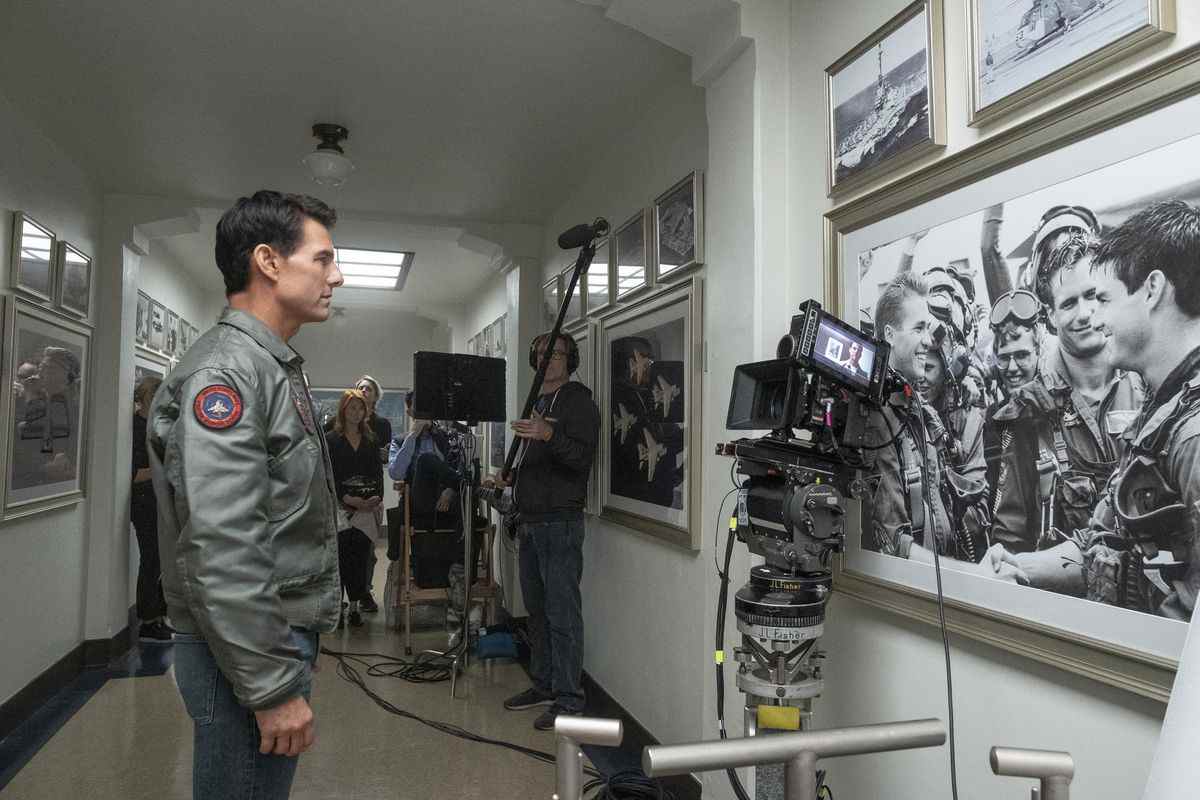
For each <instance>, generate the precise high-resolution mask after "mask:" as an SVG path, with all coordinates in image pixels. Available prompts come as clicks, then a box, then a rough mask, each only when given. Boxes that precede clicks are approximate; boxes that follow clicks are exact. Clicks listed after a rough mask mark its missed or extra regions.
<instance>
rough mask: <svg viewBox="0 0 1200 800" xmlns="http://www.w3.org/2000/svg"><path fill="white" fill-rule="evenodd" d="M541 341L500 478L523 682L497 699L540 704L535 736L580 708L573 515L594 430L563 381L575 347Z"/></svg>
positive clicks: (577, 513) (579, 505)
mask: <svg viewBox="0 0 1200 800" xmlns="http://www.w3.org/2000/svg"><path fill="white" fill-rule="evenodd" d="M549 338H550V337H549V334H542V335H540V336H538V337H536V338H535V339H534V340H533V342H532V343H531V344H530V346H529V363H530V365H531V366H533V367H534V368H535V369H536V368H537V367H538V366H539V365H540V364H541V363H542V362H543V361H545V360H546V359H549V363H548V364H547V366H546V375H545V382H544V383H543V384H542V389H541V396H540V397H539V399H538V401H537V404H536V405H535V406H534V411H533V414H532V416H531V417H530V418H529V419H523V420H517V421H516V422H513V423H512V429H513V432H514V433H515V434H516V436H517V437H518V438H520V439H521V440H523V446H522V448H521V451H520V453H519V455H518V458H517V462H516V465H515V466H514V468H513V473H512V475H511V476H509V477H510V481H511V483H512V487H513V489H512V496H513V502H514V504H515V507H516V511H517V514H518V518H517V519H518V527H517V536H518V539H519V547H520V570H521V593H522V595H523V596H524V599H525V606H526V608H527V609H528V610H529V635H530V646H531V650H532V653H531V659H530V665H529V667H530V668H529V674H530V676H531V677H532V679H533V686H532V687H531V688H529V689H527V690H525V691H523V692H521V693H520V694H517V695H514V696H513V697H510V698H509V699H507V700H505V701H504V707H505V708H507V709H509V710H510V711H517V710H521V709H526V708H534V707H537V706H548V708H547V709H546V710H545V711H544V712H543V713H542V714H541V715H540V716H539V717H538V718H537V719H536V720H535V721H534V723H533V726H534V727H535V728H537V729H538V730H542V731H548V730H553V729H554V719H555V717H557V716H558V715H559V714H581V713H582V712H583V705H584V696H583V686H582V671H583V598H582V595H581V593H580V591H579V581H580V578H581V577H582V576H583V536H584V527H583V509H584V506H585V505H586V503H587V486H588V477H589V476H590V475H591V471H592V460H593V459H594V458H595V455H596V444H597V440H598V439H599V431H600V412H599V410H598V409H597V408H596V403H595V401H593V400H592V392H591V390H590V389H588V388H587V387H586V386H584V385H583V384H582V383H578V382H576V381H572V380H571V373H573V372H574V371H575V370H576V369H577V368H578V366H579V346H578V344H576V342H575V340H574V338H572V337H571V336H570V335H568V334H565V333H564V334H561V335H560V336H559V337H558V339H556V340H555V341H554V343H553V344H554V346H553V347H551V346H550V342H549ZM491 483H492V484H493V485H503V484H504V483H505V481H504V480H503V479H502V478H493V479H492V480H491Z"/></svg>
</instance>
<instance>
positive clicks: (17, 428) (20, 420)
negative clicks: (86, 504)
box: [0, 296, 91, 520]
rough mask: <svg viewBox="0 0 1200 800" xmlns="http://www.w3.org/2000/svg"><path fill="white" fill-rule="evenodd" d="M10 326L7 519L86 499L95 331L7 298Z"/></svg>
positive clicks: (0, 402) (5, 369) (2, 402)
mask: <svg viewBox="0 0 1200 800" xmlns="http://www.w3.org/2000/svg"><path fill="white" fill-rule="evenodd" d="M3 322H4V335H3V336H0V340H3V342H4V359H3V364H2V365H0V375H2V377H0V380H3V382H4V383H5V385H7V386H11V387H13V390H12V391H5V392H0V420H2V423H0V424H3V426H4V430H5V436H4V437H3V438H4V439H5V440H7V441H6V444H5V445H4V450H5V452H4V455H5V456H6V458H5V459H4V461H5V463H6V465H7V466H6V468H5V470H4V482H3V486H2V487H0V492H2V494H3V518H4V519H6V520H8V519H14V518H17V517H25V516H29V515H31V514H37V513H40V512H43V511H48V510H50V509H53V508H61V507H63V506H68V505H73V504H75V503H77V502H79V500H80V499H81V498H82V497H83V494H84V483H85V480H84V479H85V472H86V469H87V460H86V452H85V451H86V442H87V435H86V432H85V430H84V423H85V422H86V420H87V400H88V395H89V393H90V389H91V387H90V380H91V375H90V372H89V363H90V356H91V331H90V330H89V329H88V328H87V326H85V325H83V324H82V323H80V322H77V321H72V320H69V319H66V318H65V317H63V316H62V315H60V314H56V313H54V312H52V311H49V310H47V309H44V308H41V307H39V306H37V305H34V304H33V303H30V302H28V301H26V300H25V299H23V298H19V297H16V296H9V297H8V298H5V302H4V319H3Z"/></svg>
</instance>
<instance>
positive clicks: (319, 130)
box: [300, 122, 354, 188]
mask: <svg viewBox="0 0 1200 800" xmlns="http://www.w3.org/2000/svg"><path fill="white" fill-rule="evenodd" d="M312 132H313V136H315V137H317V138H318V139H320V140H321V142H320V144H318V145H317V149H316V150H313V151H312V152H311V153H309V154H308V155H306V156H305V157H304V158H302V159H300V163H301V164H303V165H304V166H306V167H308V171H309V172H310V173H311V174H312V179H313V180H314V181H316V182H317V183H319V184H321V185H322V186H330V187H333V188H337V187H338V186H341V185H342V184H343V183H345V182H346V178H349V177H350V173H351V172H353V171H354V162H353V161H351V160H350V159H348V158H346V154H345V152H344V151H343V150H342V145H341V141H342V140H343V139H348V138H349V137H350V131H348V130H346V129H345V128H344V127H342V126H341V125H334V124H332V123H328V122H318V123H317V124H316V125H313V127H312Z"/></svg>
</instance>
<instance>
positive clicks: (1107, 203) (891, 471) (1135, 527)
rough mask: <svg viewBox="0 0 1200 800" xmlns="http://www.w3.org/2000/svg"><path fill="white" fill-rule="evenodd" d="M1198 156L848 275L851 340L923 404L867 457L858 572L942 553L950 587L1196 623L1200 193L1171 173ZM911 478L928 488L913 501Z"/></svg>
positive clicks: (977, 225)
mask: <svg viewBox="0 0 1200 800" xmlns="http://www.w3.org/2000/svg"><path fill="white" fill-rule="evenodd" d="M1197 147H1200V135H1194V136H1191V137H1189V138H1185V139H1182V140H1180V141H1177V142H1175V143H1172V144H1168V145H1165V146H1161V147H1158V148H1157V149H1154V150H1150V151H1148V152H1145V153H1143V154H1141V155H1137V156H1134V157H1131V158H1127V159H1126V160H1124V161H1119V162H1117V163H1113V164H1110V165H1108V166H1104V167H1101V168H1099V169H1095V170H1093V171H1091V172H1087V173H1085V174H1083V175H1080V176H1078V177H1075V178H1071V179H1069V180H1065V181H1062V182H1059V183H1056V184H1053V185H1050V186H1047V187H1045V188H1042V189H1039V190H1037V191H1034V192H1032V193H1029V194H1025V195H1023V196H1018V197H1014V198H1012V199H1009V200H1006V201H1004V202H1002V203H996V204H994V205H991V206H989V207H987V208H984V209H982V210H979V211H976V212H974V213H971V214H968V215H966V216H962V217H959V218H956V219H952V220H949V221H946V222H943V223H941V224H938V225H935V226H933V227H932V228H929V229H926V230H920V231H916V232H914V233H912V234H911V235H909V236H907V237H905V238H902V239H898V240H895V241H892V242H890V243H888V244H883V245H880V246H878V247H875V248H873V249H871V250H870V251H867V252H863V253H861V254H859V256H858V258H857V264H858V267H859V276H858V294H857V306H858V309H857V310H858V315H859V320H858V321H860V322H862V323H868V322H869V323H870V324H871V325H872V326H873V327H874V335H876V336H878V337H880V338H883V339H885V340H887V341H889V342H890V343H891V345H892V358H891V362H890V365H891V366H892V367H893V368H894V369H896V370H898V371H899V372H901V373H902V374H903V375H904V376H905V378H906V379H907V380H908V382H909V384H910V385H911V386H913V387H914V389H916V397H914V398H912V399H911V400H910V401H908V402H905V401H903V400H896V399H893V401H892V402H891V403H890V404H889V406H888V408H887V409H886V410H885V412H884V414H885V415H890V416H893V417H896V418H897V420H899V419H900V418H903V424H902V425H901V426H897V425H896V422H895V421H893V422H891V423H890V424H891V428H887V429H883V428H881V430H880V431H877V433H878V434H879V435H880V436H881V440H887V439H891V438H893V436H892V434H890V433H889V432H888V431H900V433H899V434H896V435H895V438H896V445H895V447H892V448H886V449H882V450H880V451H878V452H877V453H875V454H874V455H873V461H874V474H873V475H872V476H871V480H872V482H873V483H872V485H873V487H874V489H875V492H876V493H875V496H874V498H873V502H869V503H864V504H863V520H862V540H861V548H862V549H863V550H871V551H876V552H880V553H883V554H885V555H891V556H896V557H899V558H907V559H909V560H910V561H918V562H922V561H923V562H928V561H929V560H930V555H931V553H932V549H933V548H934V547H936V548H937V550H938V552H939V553H940V554H941V556H942V564H943V567H944V568H946V567H948V568H949V569H957V570H960V571H963V572H968V573H972V574H976V575H979V576H981V577H986V578H991V579H998V580H1003V581H1009V582H1012V583H1018V584H1021V585H1024V586H1029V587H1032V588H1034V589H1041V590H1047V591H1052V592H1056V593H1059V594H1063V595H1070V596H1074V597H1080V598H1084V599H1087V600H1091V601H1094V602H1100V603H1105V604H1109V605H1114V606H1118V607H1121V608H1126V609H1130V610H1135V611H1141V612H1145V613H1150V614H1157V615H1159V616H1165V617H1172V618H1182V619H1185V620H1186V619H1187V618H1188V616H1190V613H1191V610H1192V609H1193V608H1194V604H1195V597H1196V593H1197V587H1200V555H1197V554H1200V525H1198V523H1197V520H1196V519H1195V518H1194V516H1192V515H1191V514H1192V512H1188V513H1187V514H1183V513H1182V512H1180V511H1179V510H1180V509H1183V508H1185V507H1187V508H1191V505H1190V504H1192V503H1193V502H1196V501H1197V500H1200V470H1197V469H1194V466H1195V463H1196V462H1194V461H1192V459H1193V454H1194V452H1195V450H1196V448H1197V447H1200V416H1197V414H1196V412H1198V411H1200V404H1198V403H1195V402H1192V400H1191V399H1189V398H1194V397H1200V392H1192V394H1189V392H1190V391H1192V390H1191V389H1189V388H1188V387H1193V386H1197V385H1200V282H1198V281H1197V280H1196V279H1195V277H1194V275H1195V274H1196V269H1197V265H1198V264H1200V173H1197V175H1190V174H1188V173H1187V171H1186V170H1184V169H1181V165H1186V164H1190V163H1193V161H1194V159H1193V158H1192V154H1194V153H1195V150H1196V148H1197ZM852 316H853V315H852ZM918 400H919V402H918ZM922 464H924V465H926V466H927V467H929V469H930V471H929V473H928V474H936V475H938V476H940V479H939V485H938V486H937V487H936V488H933V487H928V488H931V489H932V491H926V492H924V494H923V496H922V493H920V492H918V493H916V494H913V493H910V492H906V491H905V488H904V487H905V481H904V479H903V478H902V477H901V475H902V473H903V472H904V470H905V469H907V468H911V467H913V466H918V467H919V466H920V465H922ZM917 503H920V504H921V506H922V508H921V509H920V511H919V513H914V509H913V507H914V505H915V504H917ZM1177 512H1178V513H1177ZM922 518H923V519H922ZM1147 520H1154V522H1153V523H1152V524H1147V522H1146V521H1147Z"/></svg>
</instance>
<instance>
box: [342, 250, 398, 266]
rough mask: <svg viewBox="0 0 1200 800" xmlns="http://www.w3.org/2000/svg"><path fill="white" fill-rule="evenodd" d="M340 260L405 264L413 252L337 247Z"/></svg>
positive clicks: (359, 262) (360, 262)
mask: <svg viewBox="0 0 1200 800" xmlns="http://www.w3.org/2000/svg"><path fill="white" fill-rule="evenodd" d="M337 254H338V261H348V262H354V263H357V264H393V265H395V266H403V264H404V261H405V259H407V258H408V257H409V256H410V255H412V254H411V253H409V252H407V251H404V250H399V251H397V250H357V249H354V248H350V247H339V248H337Z"/></svg>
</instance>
